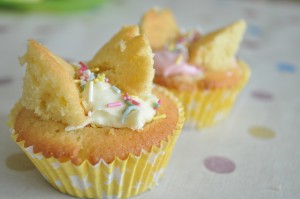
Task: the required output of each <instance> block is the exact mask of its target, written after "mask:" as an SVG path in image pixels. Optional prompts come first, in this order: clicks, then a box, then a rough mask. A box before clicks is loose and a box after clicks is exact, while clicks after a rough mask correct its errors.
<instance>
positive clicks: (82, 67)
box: [79, 61, 88, 72]
mask: <svg viewBox="0 0 300 199" xmlns="http://www.w3.org/2000/svg"><path fill="white" fill-rule="evenodd" d="M79 64H80V66H81V67H80V69H79V71H80V72H83V71H85V70H86V69H88V66H87V65H86V64H85V63H83V62H82V61H80V62H79Z"/></svg>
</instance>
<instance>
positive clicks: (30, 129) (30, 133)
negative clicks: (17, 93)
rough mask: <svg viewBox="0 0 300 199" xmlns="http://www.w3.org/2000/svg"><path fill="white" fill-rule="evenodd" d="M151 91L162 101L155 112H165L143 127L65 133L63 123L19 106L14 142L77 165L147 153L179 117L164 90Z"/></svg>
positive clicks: (174, 105) (167, 134) (110, 160)
mask: <svg viewBox="0 0 300 199" xmlns="http://www.w3.org/2000/svg"><path fill="white" fill-rule="evenodd" d="M153 93H154V94H155V95H156V96H157V97H158V98H160V99H161V101H162V105H161V107H160V108H159V109H158V113H157V114H158V115H160V114H166V115H167V118H165V119H159V120H155V121H153V122H151V123H148V124H146V125H145V126H144V129H143V130H140V131H133V130H130V129H128V128H124V129H115V128H108V127H103V128H92V127H85V128H82V129H78V130H75V131H70V132H66V131H65V130H64V129H65V127H66V125H65V124H63V123H60V122H55V121H51V120H47V121H46V120H42V119H41V118H40V117H38V116H37V115H35V114H34V113H33V112H32V111H30V110H28V109H26V108H23V109H21V110H20V112H19V113H18V114H17V116H16V121H15V126H14V129H15V132H16V134H17V141H23V140H24V141H25V144H24V147H28V146H31V145H33V151H34V152H35V153H38V152H41V153H43V155H44V156H45V157H51V156H54V157H55V158H58V159H59V160H61V161H68V160H71V161H72V162H73V163H74V164H77V165H79V164H81V163H82V162H83V161H84V160H88V161H90V163H91V164H97V163H98V162H99V160H100V159H103V160H104V161H105V162H107V163H110V162H112V161H113V160H114V159H115V158H116V157H118V158H120V159H126V158H127V157H128V155H129V154H134V155H139V154H140V153H141V151H142V150H145V151H148V152H149V151H150V150H151V148H152V147H153V146H160V143H161V142H162V141H163V140H165V141H166V140H167V137H168V136H169V135H171V134H172V132H173V130H174V129H176V125H177V123H178V119H179V112H178V107H177V105H176V103H175V102H174V101H173V100H172V99H170V97H169V96H166V95H165V94H164V92H161V91H158V90H157V89H154V91H153Z"/></svg>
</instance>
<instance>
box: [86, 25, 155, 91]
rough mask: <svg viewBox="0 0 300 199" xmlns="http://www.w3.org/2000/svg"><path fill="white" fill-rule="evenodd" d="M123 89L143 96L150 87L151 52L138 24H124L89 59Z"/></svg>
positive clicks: (152, 75)
mask: <svg viewBox="0 0 300 199" xmlns="http://www.w3.org/2000/svg"><path fill="white" fill-rule="evenodd" d="M88 65H89V67H90V68H92V69H93V68H99V70H100V72H105V74H106V76H107V77H108V79H109V81H110V83H111V84H113V85H116V86H117V87H119V88H120V89H121V90H122V91H123V92H127V93H129V94H131V95H136V96H140V97H143V96H145V95H147V94H149V93H151V90H152V81H153V77H154V69H153V53H152V50H151V47H150V44H149V42H148V40H147V39H146V37H145V36H144V35H139V31H138V27H137V26H127V27H123V28H122V29H121V30H120V31H119V32H118V33H117V34H116V35H115V36H114V37H113V38H112V39H111V40H110V41H109V42H108V43H106V44H105V45H104V47H103V48H101V49H100V50H99V51H98V52H97V54H96V55H95V56H94V58H93V59H92V60H91V61H90V62H89V63H88Z"/></svg>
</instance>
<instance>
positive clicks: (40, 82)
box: [10, 26, 184, 198]
mask: <svg viewBox="0 0 300 199" xmlns="http://www.w3.org/2000/svg"><path fill="white" fill-rule="evenodd" d="M20 61H21V63H22V64H26V65H27V67H26V73H25V77H24V85H23V93H22V97H21V99H20V100H19V102H18V103H17V104H16V106H15V107H14V108H13V109H12V111H11V115H10V126H11V127H12V129H13V133H12V137H13V140H14V141H15V142H16V143H17V144H18V145H19V146H20V147H21V149H22V150H23V151H24V152H25V153H26V154H27V155H28V157H29V158H30V159H31V161H32V162H33V163H34V165H35V166H36V168H37V169H38V170H39V171H40V173H41V174H42V175H43V176H44V178H45V179H46V180H47V181H48V182H49V183H50V184H51V185H52V186H53V187H54V188H56V189H58V190H59V191H61V192H62V193H66V194H69V195H72V196H76V197H82V198H128V197H131V196H135V195H138V194H140V193H143V192H145V191H146V190H149V189H151V188H152V187H153V186H155V185H157V184H158V182H159V180H160V179H161V177H162V175H163V172H164V170H165V169H166V166H167V163H168V160H169V158H170V155H171V153H172V149H173V147H174V144H175V142H176V140H177V137H178V136H179V134H180V131H181V128H182V125H183V122H184V116H183V114H184V113H183V107H182V106H181V104H180V102H179V101H178V100H177V98H176V97H174V95H173V94H171V93H170V92H169V91H167V90H166V89H165V88H163V87H159V86H154V85H153V84H152V80H153V76H154V69H153V54H152V51H151V48H150V45H149V42H148V40H147V39H146V37H145V36H144V35H142V34H140V33H139V29H138V27H137V26H126V27H123V28H122V29H121V30H120V31H119V32H118V33H117V34H116V35H114V36H113V37H112V39H111V40H110V41H109V42H108V43H106V44H105V45H104V46H103V47H102V48H101V49H100V50H99V51H98V52H97V54H96V55H95V56H94V57H93V59H92V60H91V61H90V62H88V63H87V64H86V63H83V62H80V64H79V65H78V66H73V65H70V64H68V63H67V62H65V61H64V60H63V59H61V58H59V57H58V56H56V55H54V54H53V53H51V52H50V51H49V50H48V49H46V48H45V47H43V46H42V45H41V44H39V43H37V42H35V41H34V40H30V41H29V42H28V49H27V52H26V54H25V55H24V56H23V57H21V58H20ZM137 74H138V75H137Z"/></svg>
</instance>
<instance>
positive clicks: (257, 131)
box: [249, 126, 276, 139]
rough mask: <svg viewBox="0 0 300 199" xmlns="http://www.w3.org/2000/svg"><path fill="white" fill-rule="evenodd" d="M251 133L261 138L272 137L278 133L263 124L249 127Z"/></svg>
mask: <svg viewBox="0 0 300 199" xmlns="http://www.w3.org/2000/svg"><path fill="white" fill-rule="evenodd" d="M249 133H250V134H251V135H252V136H254V137H256V138H260V139H272V138H273V137H275V135H276V133H275V132H274V131H273V130H272V129H269V128H267V127H263V126H252V127H251V128H250V129H249Z"/></svg>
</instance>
